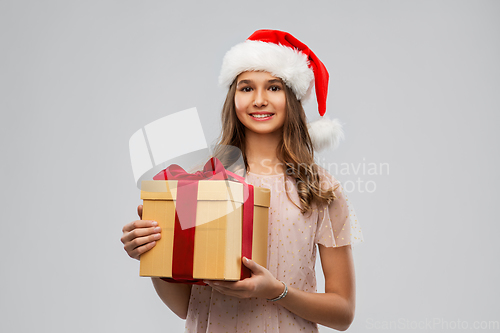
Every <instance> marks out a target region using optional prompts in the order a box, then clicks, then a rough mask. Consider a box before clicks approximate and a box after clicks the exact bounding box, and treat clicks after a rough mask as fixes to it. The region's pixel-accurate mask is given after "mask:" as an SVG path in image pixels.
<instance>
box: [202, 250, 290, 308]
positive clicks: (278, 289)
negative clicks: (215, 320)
mask: <svg viewBox="0 0 500 333" xmlns="http://www.w3.org/2000/svg"><path fill="white" fill-rule="evenodd" d="M242 261H243V264H244V265H245V266H246V267H248V268H249V269H250V270H251V271H252V276H251V277H250V278H247V279H244V280H241V281H236V282H232V281H215V280H214V281H204V282H205V283H206V284H208V285H209V286H210V287H212V288H213V289H215V290H217V291H218V292H220V293H221V294H224V295H228V296H234V297H238V298H250V297H261V298H267V299H273V298H276V297H278V296H279V295H281V293H282V292H283V290H284V289H285V288H284V286H283V284H282V283H281V282H280V281H279V280H277V279H276V278H275V277H274V276H273V275H272V274H271V273H270V272H269V271H268V270H267V269H265V268H264V267H262V266H261V265H259V264H257V263H256V262H254V261H253V260H249V259H247V258H245V257H243V258H242Z"/></svg>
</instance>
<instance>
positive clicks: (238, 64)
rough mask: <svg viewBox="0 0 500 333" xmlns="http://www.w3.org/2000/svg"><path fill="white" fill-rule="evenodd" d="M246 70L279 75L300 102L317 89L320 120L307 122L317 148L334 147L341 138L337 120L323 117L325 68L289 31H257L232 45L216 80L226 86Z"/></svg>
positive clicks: (326, 80)
mask: <svg viewBox="0 0 500 333" xmlns="http://www.w3.org/2000/svg"><path fill="white" fill-rule="evenodd" d="M246 71H266V72H269V73H271V74H272V75H273V76H276V77H279V78H281V79H282V80H283V82H284V83H285V84H286V85H287V86H288V87H289V88H290V89H292V91H293V92H294V94H295V96H296V97H297V99H298V100H299V101H304V100H306V99H307V98H308V97H309V96H310V94H311V90H312V88H313V86H314V87H315V90H316V98H317V101H318V111H319V114H320V116H321V119H320V120H317V121H314V122H312V123H309V124H308V125H307V127H308V129H309V135H310V136H311V140H312V142H313V146H314V148H315V149H316V150H321V149H324V148H326V147H332V148H336V147H337V146H338V144H339V142H340V140H342V139H343V138H344V133H343V131H342V125H341V124H340V122H339V121H338V119H334V120H330V119H328V118H326V117H324V115H325V113H326V97H327V94H328V78H329V75H328V71H327V70H326V67H325V65H323V63H322V62H321V60H319V58H318V57H317V56H316V55H315V54H314V53H313V52H312V51H311V50H310V49H309V48H308V47H307V45H305V44H304V43H302V42H301V41H299V40H298V39H297V38H295V37H293V36H292V35H291V34H289V33H287V32H284V31H279V30H257V31H256V32H254V33H253V34H252V35H251V36H250V37H248V39H247V40H246V41H245V42H243V43H240V44H238V45H235V46H234V47H233V48H231V49H230V50H229V51H228V52H227V53H226V55H225V56H224V60H223V62H222V69H221V73H220V76H219V83H220V84H221V85H223V86H225V87H229V86H230V85H231V83H233V81H234V79H235V78H236V77H237V76H238V75H239V74H241V73H243V72H246Z"/></svg>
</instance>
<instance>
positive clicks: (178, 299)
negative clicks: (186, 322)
mask: <svg viewBox="0 0 500 333" xmlns="http://www.w3.org/2000/svg"><path fill="white" fill-rule="evenodd" d="M151 281H153V285H154V287H155V290H156V293H157V294H158V296H159V297H160V299H161V300H162V301H163V303H165V305H166V306H168V307H169V308H170V310H172V312H174V313H175V314H176V315H177V316H179V317H180V318H181V319H186V317H187V311H188V306H189V297H190V296H191V285H189V284H182V283H169V282H166V281H163V280H162V279H160V278H155V277H152V278H151Z"/></svg>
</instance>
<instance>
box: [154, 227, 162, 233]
mask: <svg viewBox="0 0 500 333" xmlns="http://www.w3.org/2000/svg"><path fill="white" fill-rule="evenodd" d="M153 231H154V232H160V231H161V228H160V227H156V228H154V230H153Z"/></svg>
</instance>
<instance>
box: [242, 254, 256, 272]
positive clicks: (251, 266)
mask: <svg viewBox="0 0 500 333" xmlns="http://www.w3.org/2000/svg"><path fill="white" fill-rule="evenodd" d="M243 265H245V266H246V267H247V268H249V269H250V270H251V271H252V272H255V271H256V270H258V265H257V264H256V263H255V261H253V260H250V259H248V258H246V257H243Z"/></svg>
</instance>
